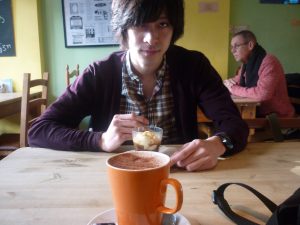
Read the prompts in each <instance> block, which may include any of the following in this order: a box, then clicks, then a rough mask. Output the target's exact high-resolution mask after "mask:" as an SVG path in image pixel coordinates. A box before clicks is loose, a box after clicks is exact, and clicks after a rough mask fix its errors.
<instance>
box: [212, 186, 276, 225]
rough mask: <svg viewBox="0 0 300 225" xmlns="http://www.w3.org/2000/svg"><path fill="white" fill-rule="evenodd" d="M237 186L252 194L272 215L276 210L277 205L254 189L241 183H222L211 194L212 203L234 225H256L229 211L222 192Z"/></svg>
mask: <svg viewBox="0 0 300 225" xmlns="http://www.w3.org/2000/svg"><path fill="white" fill-rule="evenodd" d="M231 184H235V185H239V186H241V187H244V188H246V189H247V190H249V191H250V192H252V193H253V194H254V195H255V196H256V197H257V198H258V199H260V200H261V201H262V202H263V203H264V205H265V206H266V207H267V208H268V209H269V210H270V211H271V212H272V213H273V212H274V211H275V210H276V209H277V207H278V206H277V205H276V204H275V203H274V202H272V201H271V200H270V199H268V198H267V197H266V196H264V195H263V194H261V193H260V192H258V191H256V190H255V189H254V188H252V187H250V186H248V185H246V184H243V183H224V184H222V185H221V186H220V187H218V189H217V190H214V191H213V193H212V201H213V203H214V204H216V205H218V206H219V208H220V209H221V210H222V212H223V213H224V214H225V215H226V216H227V217H228V218H230V219H231V220H232V221H233V222H235V223H236V224H243V225H258V224H257V223H254V222H252V221H251V220H248V219H246V218H244V217H242V216H240V215H238V214H236V213H235V212H234V211H232V210H231V208H230V206H229V204H228V202H227V201H226V199H225V198H224V192H225V189H226V188H227V187H228V186H229V185H231Z"/></svg>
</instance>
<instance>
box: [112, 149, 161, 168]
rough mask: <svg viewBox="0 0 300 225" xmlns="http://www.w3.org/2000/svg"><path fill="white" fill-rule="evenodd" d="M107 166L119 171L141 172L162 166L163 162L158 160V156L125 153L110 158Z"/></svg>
mask: <svg viewBox="0 0 300 225" xmlns="http://www.w3.org/2000/svg"><path fill="white" fill-rule="evenodd" d="M109 164H110V165H112V166H114V167H118V168H121V169H129V170H143V169H152V168H156V167H159V166H161V165H164V160H163V159H159V158H158V156H155V155H153V156H149V155H143V154H136V153H134V154H132V153H125V154H120V155H118V156H116V157H113V158H111V159H110V160H109Z"/></svg>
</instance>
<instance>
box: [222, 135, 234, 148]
mask: <svg viewBox="0 0 300 225" xmlns="http://www.w3.org/2000/svg"><path fill="white" fill-rule="evenodd" d="M219 137H220V138H221V140H222V143H223V145H224V146H225V147H226V149H233V144H232V142H231V140H230V138H229V137H227V136H225V135H219Z"/></svg>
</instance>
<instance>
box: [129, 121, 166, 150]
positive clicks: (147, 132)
mask: <svg viewBox="0 0 300 225" xmlns="http://www.w3.org/2000/svg"><path fill="white" fill-rule="evenodd" d="M162 136H163V129H162V128H160V127H157V126H145V127H136V128H134V129H133V130H132V141H133V145H134V148H135V150H137V151H141V150H142V151H147V150H148V151H158V149H159V146H160V144H161V141H162Z"/></svg>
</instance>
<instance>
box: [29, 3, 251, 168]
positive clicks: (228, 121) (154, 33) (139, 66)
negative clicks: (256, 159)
mask: <svg viewBox="0 0 300 225" xmlns="http://www.w3.org/2000/svg"><path fill="white" fill-rule="evenodd" d="M112 10H113V19H112V24H113V28H114V30H115V32H116V36H117V37H118V38H119V41H120V43H121V47H122V48H123V49H124V51H120V52H115V53H112V54H111V55H110V56H109V57H108V58H107V59H105V60H102V61H97V62H94V63H93V64H92V65H90V66H89V67H88V68H86V69H85V70H84V72H83V74H82V75H81V76H80V77H79V78H78V79H77V80H76V81H75V83H73V84H72V85H71V86H70V87H68V88H67V90H66V92H65V93H64V94H63V95H62V96H61V97H60V98H59V99H58V100H57V101H56V102H54V103H53V104H52V105H51V106H50V107H49V108H48V109H47V111H46V112H45V114H44V115H42V116H41V118H40V119H39V120H38V121H37V122H36V123H35V124H33V126H32V128H31V130H30V131H29V143H30V145H31V146H40V147H48V148H54V149H63V150H93V151H101V150H102V151H106V152H113V151H114V150H116V149H117V148H118V147H119V146H120V145H121V144H123V143H124V142H126V141H128V140H131V139H132V135H131V132H132V129H133V128H134V127H137V126H145V125H148V124H156V125H157V126H159V127H161V128H163V131H164V140H163V143H164V144H184V145H182V147H181V148H179V149H178V151H177V152H176V153H175V154H174V155H173V156H172V157H171V160H172V162H173V164H175V163H176V164H177V166H180V167H183V168H185V169H187V170H188V171H195V170H204V169H210V168H213V167H214V166H215V165H216V164H217V160H218V157H219V156H221V155H230V154H233V153H236V152H239V151H241V150H242V149H243V148H244V147H245V145H246V143H247V136H248V127H247V125H246V124H245V123H244V122H243V120H242V119H241V117H240V114H239V112H238V110H237V108H236V106H235V104H234V103H233V102H232V100H231V97H230V94H229V92H228V90H227V89H226V87H225V86H224V85H223V82H222V79H221V78H220V76H219V75H218V73H217V72H216V71H215V69H214V68H213V67H212V66H211V65H210V63H209V61H208V59H207V58H206V57H205V56H204V55H203V54H202V53H200V52H196V51H188V50H186V49H184V48H181V47H178V46H175V45H174V42H175V41H176V40H177V39H178V38H179V37H180V36H181V35H182V34H183V27H184V26H183V25H184V21H183V18H184V8H183V0H114V1H113V4H112ZM197 107H200V108H201V109H202V110H203V111H204V112H205V113H206V115H207V116H208V117H210V118H211V119H212V120H213V121H214V124H215V126H216V134H215V135H214V136H212V137H210V138H208V139H206V140H200V139H198V130H197ZM87 115H91V127H92V128H93V131H92V132H88V131H80V130H77V129H76V128H77V127H78V124H79V123H80V121H81V120H82V119H83V118H84V117H85V116H87Z"/></svg>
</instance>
